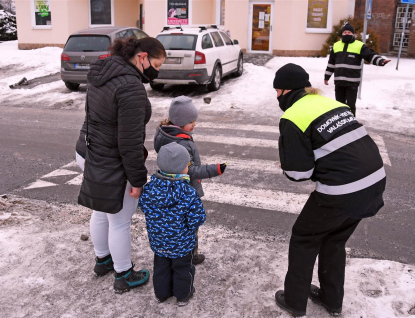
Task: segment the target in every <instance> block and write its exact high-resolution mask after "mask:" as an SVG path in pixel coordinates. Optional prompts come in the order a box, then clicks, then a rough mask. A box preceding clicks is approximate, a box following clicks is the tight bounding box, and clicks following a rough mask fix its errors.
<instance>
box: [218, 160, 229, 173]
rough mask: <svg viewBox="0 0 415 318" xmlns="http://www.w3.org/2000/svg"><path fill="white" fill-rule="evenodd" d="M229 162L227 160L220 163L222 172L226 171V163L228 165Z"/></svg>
mask: <svg viewBox="0 0 415 318" xmlns="http://www.w3.org/2000/svg"><path fill="white" fill-rule="evenodd" d="M227 164H228V163H227V162H225V163H221V164H220V165H219V169H220V173H224V172H225V169H226V165H227Z"/></svg>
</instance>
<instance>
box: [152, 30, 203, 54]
mask: <svg viewBox="0 0 415 318" xmlns="http://www.w3.org/2000/svg"><path fill="white" fill-rule="evenodd" d="M157 40H159V41H160V42H161V44H163V46H164V49H166V50H194V49H195V47H196V40H197V35H188V34H165V35H158V36H157Z"/></svg>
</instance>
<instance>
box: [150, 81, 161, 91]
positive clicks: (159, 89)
mask: <svg viewBox="0 0 415 318" xmlns="http://www.w3.org/2000/svg"><path fill="white" fill-rule="evenodd" d="M150 87H151V88H152V89H154V90H155V91H161V90H162V89H163V87H164V84H156V83H150Z"/></svg>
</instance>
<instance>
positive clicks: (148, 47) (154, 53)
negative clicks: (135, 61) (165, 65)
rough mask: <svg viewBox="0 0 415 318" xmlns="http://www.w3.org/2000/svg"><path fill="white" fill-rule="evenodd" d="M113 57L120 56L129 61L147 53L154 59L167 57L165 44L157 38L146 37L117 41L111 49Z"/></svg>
mask: <svg viewBox="0 0 415 318" xmlns="http://www.w3.org/2000/svg"><path fill="white" fill-rule="evenodd" d="M109 50H110V53H111V55H118V56H121V57H122V58H124V60H126V61H129V60H130V59H131V58H132V57H133V56H134V55H136V54H137V53H140V52H146V53H147V54H148V55H149V56H150V57H152V58H156V59H158V58H163V57H166V50H165V49H164V46H163V44H161V42H160V41H159V40H157V39H155V38H151V37H146V38H141V39H139V40H138V39H137V38H135V37H134V36H131V37H129V38H127V39H116V40H115V41H114V42H113V43H112V45H111V46H110V47H109Z"/></svg>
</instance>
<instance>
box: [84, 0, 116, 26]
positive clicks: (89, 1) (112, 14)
mask: <svg viewBox="0 0 415 318" xmlns="http://www.w3.org/2000/svg"><path fill="white" fill-rule="evenodd" d="M91 1H92V0H88V24H89V27H90V28H98V27H108V26H114V0H110V1H111V24H91V18H92V16H91Z"/></svg>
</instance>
